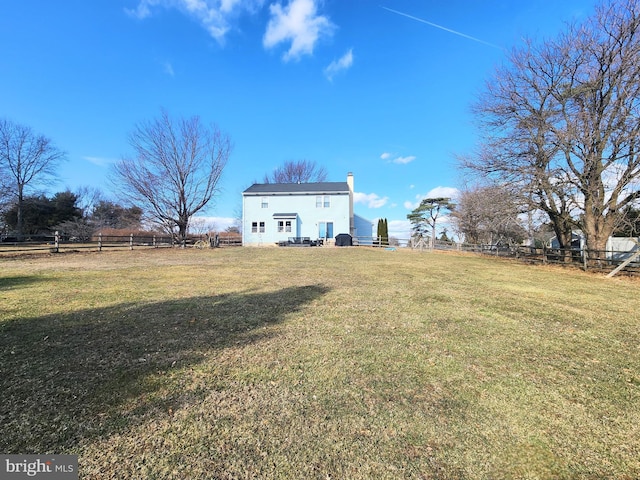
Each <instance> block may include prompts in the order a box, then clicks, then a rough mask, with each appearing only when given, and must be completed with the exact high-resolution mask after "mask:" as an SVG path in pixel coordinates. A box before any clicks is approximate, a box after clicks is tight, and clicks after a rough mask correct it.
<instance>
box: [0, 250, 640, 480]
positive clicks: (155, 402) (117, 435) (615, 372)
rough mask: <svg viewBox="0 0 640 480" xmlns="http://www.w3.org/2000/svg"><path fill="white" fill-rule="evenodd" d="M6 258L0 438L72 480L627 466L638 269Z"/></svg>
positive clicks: (477, 474)
mask: <svg viewBox="0 0 640 480" xmlns="http://www.w3.org/2000/svg"><path fill="white" fill-rule="evenodd" d="M0 262H1V266H2V273H1V274H0V297H1V298H0V302H2V303H1V304H2V310H1V313H0V370H1V371H0V378H1V380H0V388H1V390H0V391H1V392H2V407H1V411H0V420H1V422H2V425H3V432H2V433H3V434H2V438H1V439H0V451H3V452H6V453H45V452H51V453H77V454H79V455H80V466H81V476H82V477H83V478H176V479H178V478H195V479H208V478H322V479H326V478H350V479H358V478H389V479H391V478H470V479H481V478H636V477H638V476H640V460H639V459H640V440H638V439H639V438H640V436H639V434H640V431H639V427H638V425H640V412H639V410H640V409H638V408H637V405H638V404H639V402H638V401H639V400H640V374H639V373H638V372H639V371H640V368H639V367H640V347H639V346H640V328H639V327H640V319H639V318H638V313H637V301H636V300H635V299H637V297H638V293H640V284H639V283H638V282H635V281H630V280H627V279H613V280H605V279H604V278H602V277H601V276H597V275H591V274H584V273H582V272H579V271H570V270H563V269H557V268H555V269H550V268H539V267H530V266H526V265H521V264H514V263H511V262H501V261H495V260H493V259H485V258H478V257H469V256H464V257H462V256H452V255H438V254H428V253H424V254H419V253H416V252H406V251H397V252H390V251H385V250H371V249H367V248H360V249H356V248H345V249H338V248H325V249H322V248H316V249H311V248H308V249H249V248H245V249H222V250H215V251H210V250H178V249H176V250H161V251H133V252H128V251H126V252H111V253H108V252H107V253H102V254H77V255H61V256H52V257H50V258H29V259H27V258H22V259H11V260H0Z"/></svg>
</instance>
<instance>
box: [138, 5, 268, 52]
mask: <svg viewBox="0 0 640 480" xmlns="http://www.w3.org/2000/svg"><path fill="white" fill-rule="evenodd" d="M263 3H264V0H242V1H241V0H139V3H138V6H137V7H136V8H133V9H125V11H126V12H127V13H128V14H129V15H131V16H132V17H135V18H138V19H140V20H143V19H145V18H148V17H150V16H151V15H152V13H153V10H154V9H157V8H160V7H162V8H175V9H178V10H180V11H181V12H183V13H184V14H186V15H188V16H189V17H191V18H193V19H194V20H195V21H197V22H198V23H199V24H200V25H201V26H202V27H203V28H204V29H205V30H207V32H209V34H210V35H211V36H212V37H213V38H215V39H216V40H217V41H218V42H220V43H222V42H223V41H224V37H225V35H226V34H227V33H228V32H229V30H230V29H231V28H232V22H231V20H232V18H233V17H234V16H236V15H237V14H239V13H240V12H242V11H249V12H252V11H254V10H255V9H256V8H257V7H259V6H261V5H262V4H263Z"/></svg>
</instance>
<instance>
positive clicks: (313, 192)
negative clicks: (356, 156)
mask: <svg viewBox="0 0 640 480" xmlns="http://www.w3.org/2000/svg"><path fill="white" fill-rule="evenodd" d="M341 233H348V234H350V235H351V236H352V237H358V236H363V237H371V234H372V224H371V222H368V221H367V220H365V219H363V218H362V217H359V216H357V215H355V214H354V213H353V174H351V173H349V174H348V175H347V181H346V182H318V183H256V184H254V185H252V186H251V187H249V188H247V189H246V190H245V191H244V192H242V243H243V245H245V246H262V245H276V244H278V242H284V241H287V240H288V239H289V238H290V237H307V238H309V239H311V240H320V239H322V240H323V241H324V242H325V243H330V240H333V239H334V238H335V237H336V236H337V235H338V234H341ZM327 241H329V242H327Z"/></svg>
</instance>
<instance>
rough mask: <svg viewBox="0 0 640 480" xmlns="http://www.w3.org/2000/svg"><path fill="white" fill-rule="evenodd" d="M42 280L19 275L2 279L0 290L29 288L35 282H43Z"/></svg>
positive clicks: (0, 280)
mask: <svg viewBox="0 0 640 480" xmlns="http://www.w3.org/2000/svg"><path fill="white" fill-rule="evenodd" d="M41 281H42V278H39V277H36V276H34V275H19V276H15V277H0V290H7V289H9V288H22V287H27V286H29V285H31V284H32V283H35V282H41Z"/></svg>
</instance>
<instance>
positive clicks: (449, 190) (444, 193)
mask: <svg viewBox="0 0 640 480" xmlns="http://www.w3.org/2000/svg"><path fill="white" fill-rule="evenodd" d="M459 194H460V191H459V190H458V189H457V188H453V187H436V188H433V189H431V190H429V191H428V192H427V193H426V194H421V193H419V194H417V195H416V196H415V197H414V198H415V201H411V200H407V201H406V202H404V203H403V205H404V208H406V209H407V210H414V209H416V208H418V205H420V202H421V201H422V200H424V199H425V198H451V199H453V200H455V199H456V198H458V195H459Z"/></svg>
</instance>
